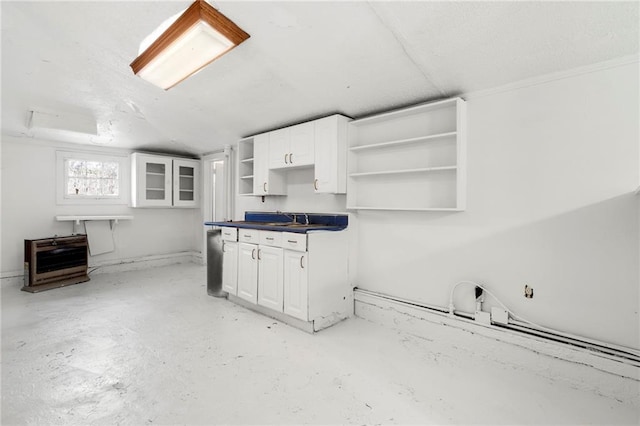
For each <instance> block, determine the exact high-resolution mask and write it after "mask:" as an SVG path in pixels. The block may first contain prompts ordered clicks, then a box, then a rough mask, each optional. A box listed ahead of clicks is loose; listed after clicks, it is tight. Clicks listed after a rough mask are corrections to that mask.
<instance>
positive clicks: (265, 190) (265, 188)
mask: <svg viewBox="0 0 640 426" xmlns="http://www.w3.org/2000/svg"><path fill="white" fill-rule="evenodd" d="M262 191H263V192H267V182H265V183H263V184H262Z"/></svg>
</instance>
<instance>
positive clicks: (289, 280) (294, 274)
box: [284, 250, 309, 321]
mask: <svg viewBox="0 0 640 426" xmlns="http://www.w3.org/2000/svg"><path fill="white" fill-rule="evenodd" d="M308 256H309V254H308V253H307V252H300V251H293V250H285V251H284V313H285V314H287V315H291V316H292V317H294V318H298V319H301V320H303V321H307V320H308V312H309V310H308V306H309V303H308V294H309V290H308V286H309V274H308V271H307V265H308V260H309V259H308Z"/></svg>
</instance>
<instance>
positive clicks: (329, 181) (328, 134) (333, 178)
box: [313, 114, 351, 194]
mask: <svg viewBox="0 0 640 426" xmlns="http://www.w3.org/2000/svg"><path fill="white" fill-rule="evenodd" d="M350 120H351V119H350V118H348V117H345V116H343V115H337V114H336V115H332V116H329V117H325V118H321V119H319V120H316V121H315V135H314V139H315V175H314V181H313V189H314V191H315V192H316V193H330V194H344V193H346V192H347V130H348V128H347V123H348V122H349V121H350Z"/></svg>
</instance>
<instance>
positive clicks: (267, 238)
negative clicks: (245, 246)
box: [265, 237, 273, 241]
mask: <svg viewBox="0 0 640 426" xmlns="http://www.w3.org/2000/svg"><path fill="white" fill-rule="evenodd" d="M265 239H266V240H269V241H273V237H266V238H265Z"/></svg>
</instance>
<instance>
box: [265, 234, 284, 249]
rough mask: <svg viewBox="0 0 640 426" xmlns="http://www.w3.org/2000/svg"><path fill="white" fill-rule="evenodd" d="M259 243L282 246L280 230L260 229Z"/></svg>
mask: <svg viewBox="0 0 640 426" xmlns="http://www.w3.org/2000/svg"><path fill="white" fill-rule="evenodd" d="M260 244H263V245H265V246H273V247H282V232H276V231H260Z"/></svg>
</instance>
